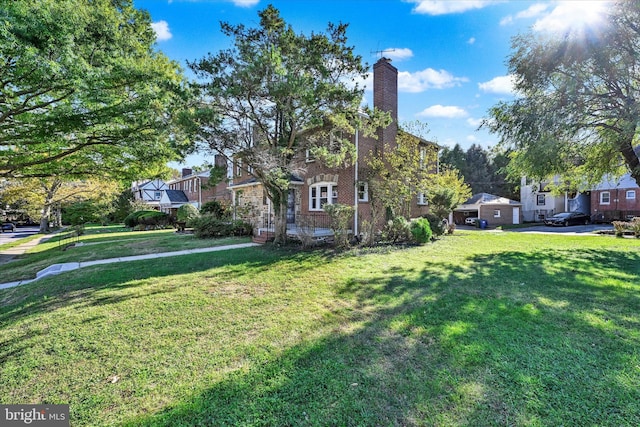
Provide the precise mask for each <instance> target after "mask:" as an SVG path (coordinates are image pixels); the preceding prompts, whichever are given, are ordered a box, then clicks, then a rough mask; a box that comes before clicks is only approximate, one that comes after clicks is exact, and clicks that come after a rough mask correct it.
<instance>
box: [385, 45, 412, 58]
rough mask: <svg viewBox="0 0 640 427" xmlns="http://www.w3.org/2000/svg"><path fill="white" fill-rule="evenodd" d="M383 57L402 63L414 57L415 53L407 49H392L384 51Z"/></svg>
mask: <svg viewBox="0 0 640 427" xmlns="http://www.w3.org/2000/svg"><path fill="white" fill-rule="evenodd" d="M382 56H384V57H387V58H390V59H393V60H394V61H402V60H405V59H409V58H412V57H413V51H412V50H411V49H408V48H406V47H403V48H397V47H390V48H387V49H385V50H383V51H382Z"/></svg>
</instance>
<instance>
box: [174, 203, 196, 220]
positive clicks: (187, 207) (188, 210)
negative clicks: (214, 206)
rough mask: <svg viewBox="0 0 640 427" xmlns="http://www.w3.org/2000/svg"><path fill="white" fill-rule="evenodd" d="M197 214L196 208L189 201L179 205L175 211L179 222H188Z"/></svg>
mask: <svg viewBox="0 0 640 427" xmlns="http://www.w3.org/2000/svg"><path fill="white" fill-rule="evenodd" d="M199 215H200V213H199V212H198V208H196V207H195V206H193V205H192V204H190V203H186V204H184V205H182V206H180V207H179V208H178V209H177V211H176V219H177V220H178V221H181V222H189V221H191V220H193V219H194V218H197V217H198V216H199Z"/></svg>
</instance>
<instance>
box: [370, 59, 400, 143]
mask: <svg viewBox="0 0 640 427" xmlns="http://www.w3.org/2000/svg"><path fill="white" fill-rule="evenodd" d="M373 106H374V107H376V108H377V109H379V110H382V111H386V112H388V113H389V114H390V115H391V119H392V120H393V121H392V123H391V124H390V125H389V126H387V127H386V128H385V129H379V130H378V141H379V142H382V143H385V144H395V141H396V135H397V134H398V69H397V68H396V67H394V66H393V65H391V59H389V58H380V59H379V60H378V62H376V63H375V64H374V65H373Z"/></svg>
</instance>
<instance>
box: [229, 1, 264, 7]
mask: <svg viewBox="0 0 640 427" xmlns="http://www.w3.org/2000/svg"><path fill="white" fill-rule="evenodd" d="M231 1H232V2H233V4H234V5H236V6H238V7H251V6H255V5H256V4H258V3H260V0H231Z"/></svg>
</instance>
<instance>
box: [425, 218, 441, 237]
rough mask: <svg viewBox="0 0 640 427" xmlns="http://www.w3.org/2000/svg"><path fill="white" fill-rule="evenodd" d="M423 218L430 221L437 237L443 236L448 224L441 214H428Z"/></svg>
mask: <svg viewBox="0 0 640 427" xmlns="http://www.w3.org/2000/svg"><path fill="white" fill-rule="evenodd" d="M421 219H425V220H426V221H427V222H428V223H429V228H430V230H431V232H432V233H433V235H434V236H436V237H437V236H442V235H443V234H444V233H445V232H446V231H447V224H446V223H445V222H444V221H443V220H442V217H441V216H438V215H434V214H426V215H424V216H423V217H422V218H421Z"/></svg>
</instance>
